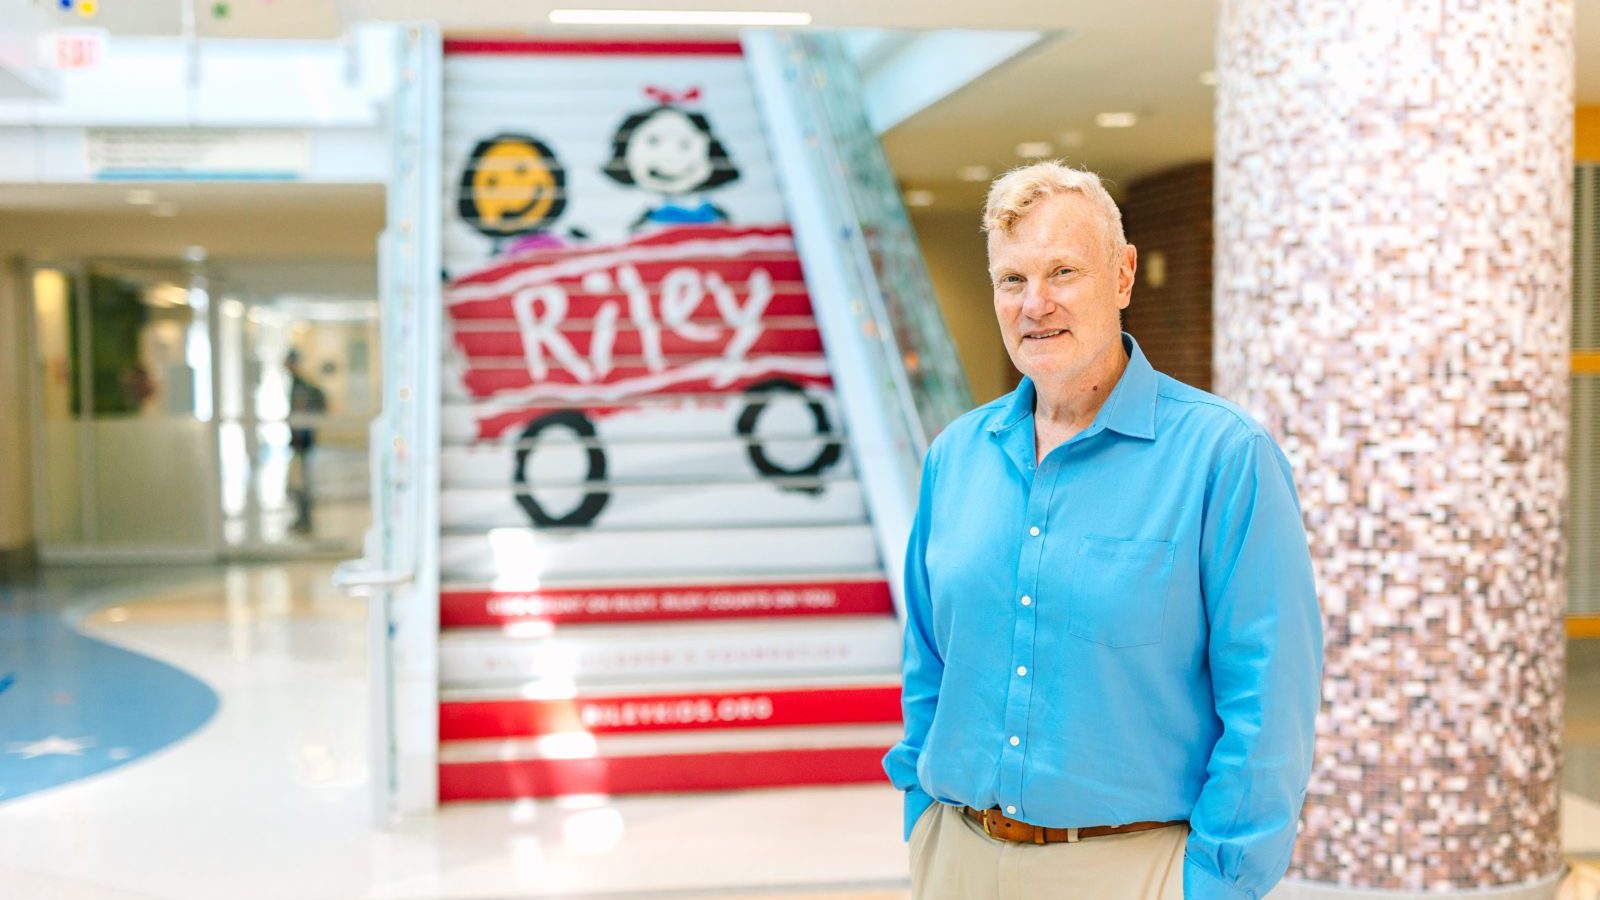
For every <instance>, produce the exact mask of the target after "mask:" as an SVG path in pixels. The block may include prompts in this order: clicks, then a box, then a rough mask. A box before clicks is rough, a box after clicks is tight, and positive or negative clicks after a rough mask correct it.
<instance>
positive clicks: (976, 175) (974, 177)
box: [956, 166, 993, 181]
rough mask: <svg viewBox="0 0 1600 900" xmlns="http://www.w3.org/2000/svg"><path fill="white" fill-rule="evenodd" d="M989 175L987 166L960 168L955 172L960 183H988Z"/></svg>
mask: <svg viewBox="0 0 1600 900" xmlns="http://www.w3.org/2000/svg"><path fill="white" fill-rule="evenodd" d="M991 174H993V173H992V172H990V171H989V167H988V166H962V167H961V169H960V170H959V171H957V172H956V175H957V176H958V177H959V178H960V179H961V180H962V181H988V180H989V176H990V175H991Z"/></svg>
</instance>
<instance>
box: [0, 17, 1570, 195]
mask: <svg viewBox="0 0 1600 900" xmlns="http://www.w3.org/2000/svg"><path fill="white" fill-rule="evenodd" d="M182 2H184V0H132V2H101V4H100V5H101V7H102V9H103V11H102V12H101V13H100V14H99V15H98V16H97V17H96V18H95V19H93V20H84V19H82V18H81V17H79V16H77V15H76V14H74V13H72V12H67V11H61V10H59V9H56V8H55V6H56V4H55V3H54V2H45V0H0V11H3V10H4V9H5V8H6V7H7V4H10V5H11V6H13V7H15V6H17V5H18V4H26V5H27V6H28V7H30V8H31V9H30V12H29V14H30V15H32V16H33V17H34V21H35V22H36V23H37V24H38V26H39V27H57V26H62V25H71V24H94V25H100V26H104V27H108V28H110V29H111V31H112V32H113V33H116V34H139V33H142V34H152V33H154V34H172V33H176V32H178V31H179V30H181V28H182V20H183V15H182V10H183V6H182ZM191 2H192V3H193V9H194V23H195V28H196V31H197V33H200V34H204V35H216V36H229V37H331V36H334V35H336V34H338V33H339V32H340V30H341V29H342V28H345V27H348V26H349V25H351V24H354V23H356V22H360V21H369V20H415V19H433V20H436V21H438V22H439V23H440V24H441V26H442V27H443V28H444V29H445V30H446V32H447V33H457V34H461V33H482V32H489V31H496V32H513V33H521V34H527V33H530V32H535V31H536V32H538V33H540V34H552V33H556V32H557V31H558V29H555V28H553V27H552V26H550V25H549V24H548V14H549V11H550V10H551V9H552V8H556V7H561V6H607V5H615V6H626V7H630V8H661V9H671V8H675V7H683V6H692V7H694V8H697V9H768V10H793V9H802V10H805V11H808V12H810V13H811V14H812V16H813V19H814V23H815V24H816V25H818V26H823V27H846V28H907V27H914V28H918V29H930V28H990V29H1019V28H1021V29H1037V30H1044V31H1047V32H1051V33H1052V36H1051V37H1048V38H1046V39H1045V40H1043V41H1041V42H1040V43H1039V44H1038V45H1036V46H1035V47H1034V48H1033V49H1032V50H1030V51H1028V52H1026V53H1025V54H1023V55H1021V56H1019V57H1017V58H1015V59H1013V60H1011V61H1010V62H1009V63H1007V64H1005V65H1003V66H1001V67H1000V68H998V69H996V70H994V71H992V72H990V73H988V74H987V75H985V76H983V77H982V78H980V79H978V80H977V81H975V82H973V83H972V84H970V85H968V86H967V87H966V88H964V89H962V90H961V91H959V92H957V93H956V94H954V95H952V96H950V97H948V98H946V99H944V100H943V101H941V102H939V103H937V104H935V105H934V106H932V107H930V108H928V109H926V110H924V111H922V112H921V113H918V114H917V115H915V116H913V117H912V118H910V119H908V120H907V121H905V122H904V123H902V124H900V125H899V126H897V127H896V128H894V129H893V130H892V131H890V132H889V133H888V134H887V135H886V136H885V139H884V143H885V147H886V149H887V151H888V153H889V157H890V160H891V162H892V163H893V165H894V167H895V170H896V172H897V173H898V175H899V176H900V178H901V179H902V181H903V182H904V184H905V186H906V187H908V188H919V189H927V190H931V191H932V192H933V194H934V198H935V200H934V206H933V209H932V210H931V211H933V212H940V211H950V212H951V213H952V214H953V213H955V212H957V211H962V212H965V211H972V210H975V209H976V208H977V204H978V203H979V202H980V201H981V197H982V192H983V188H984V185H983V184H982V183H967V182H962V181H960V180H959V179H958V177H957V171H958V170H959V169H960V168H961V167H962V166H969V165H984V166H987V167H989V168H990V169H991V170H993V171H995V172H999V171H1003V170H1004V169H1005V168H1007V167H1009V166H1012V165H1016V164H1018V163H1020V162H1022V161H1023V160H1022V159H1021V158H1019V157H1018V156H1017V155H1016V153H1015V148H1016V145H1017V144H1018V143H1021V142H1023V141H1047V142H1050V143H1051V144H1053V145H1054V146H1053V149H1054V152H1055V154H1056V155H1058V156H1061V157H1063V158H1066V159H1068V160H1069V161H1071V162H1073V163H1075V164H1080V165H1085V166H1088V167H1089V168H1092V169H1095V170H1096V171H1099V172H1101V173H1102V174H1103V175H1105V176H1106V177H1107V178H1109V179H1111V180H1112V181H1113V182H1114V185H1115V186H1116V187H1119V188H1125V187H1126V186H1127V184H1128V182H1129V181H1131V180H1133V179H1136V178H1137V177H1139V176H1140V175H1142V174H1147V173H1151V172H1154V171H1158V170H1160V169H1162V168H1165V167H1167V166H1171V165H1176V164H1179V163H1183V162H1188V161H1191V160H1196V159H1205V158H1208V157H1209V156H1210V155H1211V140H1212V121H1211V116H1212V99H1213V98H1212V94H1213V89H1212V88H1209V87H1207V86H1205V85H1204V84H1202V83H1201V81H1200V75H1201V73H1202V72H1205V71H1207V70H1208V69H1210V68H1211V66H1212V61H1213V58H1214V33H1215V28H1216V4H1215V3H1213V2H1207V0H1121V2H1118V3H1106V2H1104V0H1052V2H1045V3H1039V2H1037V0H985V2H984V3H981V4H980V3H952V2H945V3H935V4H928V3H925V2H924V0H872V2H859V0H694V2H692V3H689V2H686V0H666V2H662V0H627V2H621V0H617V2H615V3H614V4H608V3H604V2H595V0H554V2H552V0H531V2H518V3H510V2H506V0H191ZM218 3H221V4H222V5H223V6H225V7H226V11H225V13H223V14H221V15H219V14H218V10H219V7H218ZM1577 6H1578V18H1577V21H1578V37H1577V47H1576V51H1577V52H1576V54H1575V56H1576V60H1577V100H1578V102H1579V103H1580V104H1596V105H1600V0H1577ZM559 31H560V32H561V33H574V32H579V33H587V34H613V33H614V32H612V31H604V30H598V29H593V28H590V29H572V28H565V29H559ZM635 33H636V32H635ZM672 33H679V34H681V33H682V32H672ZM696 33H697V34H703V33H704V32H696ZM1112 111H1117V112H1121V111H1129V112H1135V113H1138V114H1139V116H1140V122H1139V124H1138V125H1137V126H1136V127H1133V128H1128V129H1117V130H1112V129H1103V128H1099V127H1097V126H1096V125H1095V124H1094V117H1095V115H1096V114H1097V113H1100V112H1112ZM54 190H55V189H52V193H51V194H49V195H48V196H33V197H31V198H30V196H29V195H28V194H27V192H22V194H21V195H20V196H18V195H15V192H14V191H12V190H11V189H8V190H7V191H6V192H0V209H18V208H25V207H26V204H28V203H43V204H45V205H47V206H51V205H54V204H55V202H56V201H57V200H58V199H59V200H61V202H64V203H71V202H78V201H81V202H87V203H95V202H101V201H103V200H107V198H112V195H111V194H106V193H95V192H89V193H85V194H83V195H81V196H79V195H74V194H72V193H71V192H68V193H66V194H62V195H59V196H57V195H56V194H55V193H54ZM230 194H231V195H233V196H234V197H238V196H244V194H241V193H240V192H239V191H238V190H237V189H230ZM208 196H211V195H202V194H194V195H192V196H187V197H184V198H182V199H181V201H180V202H181V204H182V205H185V206H193V205H196V204H205V203H209V202H224V201H223V200H222V199H221V197H220V196H218V197H217V199H216V200H215V201H213V200H211V199H207V197H208ZM304 199H305V200H306V201H308V202H314V203H316V204H317V205H319V206H320V205H321V204H322V203H323V202H324V201H325V200H326V197H325V196H324V195H322V194H317V195H315V198H314V199H313V197H312V195H309V194H308V195H304ZM295 201H296V197H295V196H294V195H293V194H292V193H286V192H285V186H283V185H270V186H264V187H263V188H261V190H260V192H259V195H250V197H249V198H248V202H250V203H251V204H254V203H257V202H263V203H278V202H288V203H293V202H295ZM365 202H368V203H370V202H371V198H370V196H369V197H367V198H366V200H365ZM19 204H22V205H23V206H22V207H19ZM54 208H61V207H60V206H54Z"/></svg>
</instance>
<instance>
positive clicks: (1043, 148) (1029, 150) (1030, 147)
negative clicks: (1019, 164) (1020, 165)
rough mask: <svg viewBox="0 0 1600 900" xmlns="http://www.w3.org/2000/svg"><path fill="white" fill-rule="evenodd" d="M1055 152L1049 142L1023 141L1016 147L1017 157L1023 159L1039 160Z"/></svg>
mask: <svg viewBox="0 0 1600 900" xmlns="http://www.w3.org/2000/svg"><path fill="white" fill-rule="evenodd" d="M1054 152H1056V148H1055V147H1053V146H1051V145H1050V142H1049V141H1024V142H1022V143H1020V144H1018V145H1017V155H1018V156H1021V157H1023V158H1024V159H1040V158H1043V157H1046V156H1049V155H1050V154H1052V153H1054Z"/></svg>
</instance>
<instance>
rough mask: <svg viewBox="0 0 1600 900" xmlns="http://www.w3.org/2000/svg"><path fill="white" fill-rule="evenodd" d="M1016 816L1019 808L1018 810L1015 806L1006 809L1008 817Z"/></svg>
mask: <svg viewBox="0 0 1600 900" xmlns="http://www.w3.org/2000/svg"><path fill="white" fill-rule="evenodd" d="M1016 814H1017V808H1016V807H1015V806H1008V807H1006V815H1008V816H1014V815H1016Z"/></svg>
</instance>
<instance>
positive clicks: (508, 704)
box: [439, 685, 900, 741]
mask: <svg viewBox="0 0 1600 900" xmlns="http://www.w3.org/2000/svg"><path fill="white" fill-rule="evenodd" d="M899 721H900V688H899V686H898V685H877V686H873V687H837V688H804V689H790V690H784V689H779V690H745V691H700V692H696V693H676V694H630V695H617V696H605V697H594V696H590V697H568V698H563V699H559V700H524V699H517V700H459V701H446V702H445V703H442V704H440V705H439V739H440V740H441V741H463V740H478V739H482V738H505V737H537V736H540V735H547V734H558V733H563V732H586V733H588V734H636V733H641V732H654V731H692V730H699V729H708V728H729V727H739V728H752V727H753V728H771V727H779V726H792V725H847V724H850V725H853V724H866V723H880V722H882V723H895V722H899Z"/></svg>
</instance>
